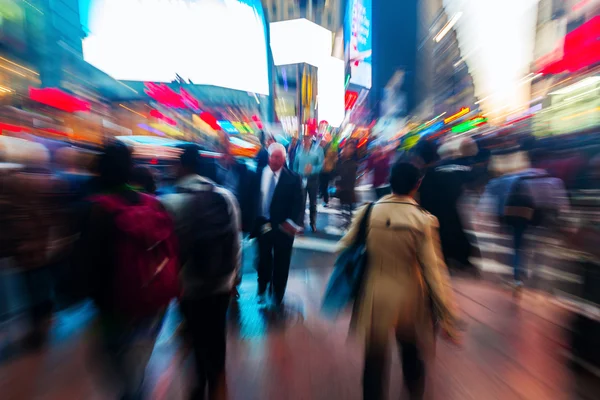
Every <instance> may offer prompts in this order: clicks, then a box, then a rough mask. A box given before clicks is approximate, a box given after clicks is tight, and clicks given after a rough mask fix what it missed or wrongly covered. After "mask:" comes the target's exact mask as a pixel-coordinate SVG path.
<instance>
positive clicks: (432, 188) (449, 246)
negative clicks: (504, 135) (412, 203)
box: [414, 141, 478, 275]
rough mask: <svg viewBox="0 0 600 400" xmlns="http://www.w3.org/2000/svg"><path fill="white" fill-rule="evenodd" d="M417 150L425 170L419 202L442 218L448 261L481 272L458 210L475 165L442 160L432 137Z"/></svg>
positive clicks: (441, 237) (443, 246)
mask: <svg viewBox="0 0 600 400" xmlns="http://www.w3.org/2000/svg"><path fill="white" fill-rule="evenodd" d="M414 152H415V155H416V156H417V157H419V158H420V160H421V164H422V166H423V170H424V171H425V173H424V177H423V181H422V182H421V186H420V188H419V203H420V204H421V206H422V207H423V208H424V209H426V210H427V211H429V212H430V213H431V214H433V215H434V216H435V217H437V218H438V220H439V223H440V240H441V244H442V251H443V253H444V258H445V261H446V264H447V265H448V266H454V267H456V268H457V269H459V270H464V271H468V272H470V273H473V274H475V275H478V270H477V268H476V267H475V266H473V265H472V264H471V262H470V260H469V258H470V257H472V256H474V255H476V254H477V252H476V249H475V248H474V246H473V245H472V244H471V243H470V241H469V239H468V237H467V234H466V232H465V229H464V227H463V222H462V220H461V217H460V214H459V212H458V201H459V199H460V198H461V196H462V194H463V186H464V184H465V183H466V182H468V180H469V178H470V176H471V175H470V173H471V168H470V167H467V166H463V165H455V164H451V163H442V164H440V163H438V154H437V146H436V145H435V143H433V142H430V141H420V142H419V143H418V144H417V145H416V146H415V149H414Z"/></svg>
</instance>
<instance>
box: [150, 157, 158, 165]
mask: <svg viewBox="0 0 600 400" xmlns="http://www.w3.org/2000/svg"><path fill="white" fill-rule="evenodd" d="M150 164H152V165H156V164H158V160H157V159H156V158H153V159H151V160H150Z"/></svg>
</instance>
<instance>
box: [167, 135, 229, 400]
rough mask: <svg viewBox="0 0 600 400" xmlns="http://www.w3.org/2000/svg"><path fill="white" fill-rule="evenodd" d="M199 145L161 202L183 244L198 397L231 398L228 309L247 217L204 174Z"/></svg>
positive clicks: (185, 307) (185, 157)
mask: <svg viewBox="0 0 600 400" xmlns="http://www.w3.org/2000/svg"><path fill="white" fill-rule="evenodd" d="M200 166H201V162H200V155H199V153H198V148H197V147H196V146H188V147H186V148H185V149H184V151H183V153H182V154H181V157H180V163H179V171H178V174H177V175H178V180H177V182H176V183H175V193H173V194H169V195H166V196H164V197H163V198H162V199H161V200H162V202H163V204H164V206H165V207H166V208H167V210H168V211H169V213H170V214H171V215H172V217H173V219H174V221H175V232H176V235H177V238H178V242H179V247H180V259H181V285H182V288H183V295H182V297H181V300H180V305H181V311H182V313H183V315H184V318H185V323H186V330H187V333H188V334H189V336H190V339H191V343H192V346H193V349H194V356H195V360H196V378H197V381H196V387H195V389H194V391H193V393H192V399H204V398H205V391H206V389H207V387H208V394H209V395H208V398H209V399H211V400H213V399H215V400H216V399H226V398H227V380H226V374H225V357H226V343H227V342H226V339H227V329H226V328H227V318H226V315H227V308H228V306H229V302H230V299H231V294H232V292H233V291H234V288H235V283H236V280H237V278H238V271H239V270H240V268H241V215H240V210H239V207H238V203H237V201H236V199H235V196H234V195H233V194H232V193H231V192H229V191H228V190H227V189H224V188H222V187H219V186H217V185H216V184H215V183H214V182H213V181H211V180H209V179H208V178H206V177H204V176H202V170H201V169H200V168H201V167H200Z"/></svg>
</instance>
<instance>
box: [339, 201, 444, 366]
mask: <svg viewBox="0 0 600 400" xmlns="http://www.w3.org/2000/svg"><path fill="white" fill-rule="evenodd" d="M364 214H365V208H362V209H361V210H359V212H357V215H356V217H355V219H354V221H353V223H352V226H351V228H350V230H349V232H348V233H347V234H346V236H344V238H342V240H341V242H340V244H341V246H342V248H343V247H347V246H350V245H351V243H352V242H353V241H354V239H355V237H356V234H357V232H358V226H359V224H360V220H361V219H362V217H363V215H364ZM437 230H438V223H437V219H436V218H435V217H434V216H432V215H431V214H429V213H428V212H426V211H424V210H422V209H421V208H420V207H419V206H418V205H417V204H416V202H415V201H414V200H413V199H412V198H410V197H407V196H396V195H389V196H385V197H383V198H382V199H381V200H379V201H378V202H377V203H375V205H374V206H373V209H372V212H371V217H370V220H369V223H368V234H367V252H368V255H369V258H368V259H369V262H368V266H367V271H366V274H365V278H364V282H363V287H362V292H361V295H360V296H359V299H357V301H356V303H355V306H354V311H353V315H352V324H351V329H352V330H353V331H354V333H356V334H357V335H358V336H359V337H360V338H362V339H364V340H365V341H366V344H367V345H374V344H375V345H385V344H386V343H387V341H388V339H389V334H390V331H392V330H394V331H395V332H396V336H397V337H398V338H401V339H402V340H404V341H409V342H414V343H416V344H417V345H418V346H419V347H420V349H421V350H422V351H423V354H424V355H427V354H428V353H429V355H431V354H432V352H433V349H434V346H433V342H434V324H433V318H432V315H433V314H432V308H435V310H436V311H437V312H436V315H437V317H438V321H439V323H440V325H441V326H442V327H443V328H445V329H447V330H448V331H449V332H450V333H451V332H452V331H453V329H454V322H455V312H454V299H453V292H452V289H451V287H450V282H449V278H448V271H447V268H446V265H445V263H444V258H443V256H442V254H441V249H440V244H439V236H438V233H437ZM432 303H433V307H432Z"/></svg>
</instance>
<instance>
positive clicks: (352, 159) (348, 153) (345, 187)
mask: <svg viewBox="0 0 600 400" xmlns="http://www.w3.org/2000/svg"><path fill="white" fill-rule="evenodd" d="M335 174H336V176H338V177H339V179H338V181H337V184H336V186H337V190H336V192H337V196H338V198H339V199H340V204H341V206H342V217H343V219H344V225H345V226H344V227H345V228H348V227H349V226H350V223H351V221H352V212H353V210H354V203H355V201H356V193H355V188H356V179H357V175H358V161H357V160H356V147H354V146H344V148H343V149H342V156H341V158H340V160H339V162H338V165H337V168H336V173H335Z"/></svg>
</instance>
